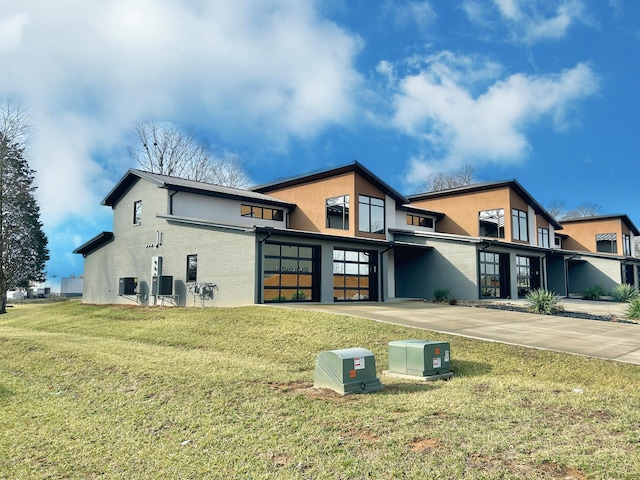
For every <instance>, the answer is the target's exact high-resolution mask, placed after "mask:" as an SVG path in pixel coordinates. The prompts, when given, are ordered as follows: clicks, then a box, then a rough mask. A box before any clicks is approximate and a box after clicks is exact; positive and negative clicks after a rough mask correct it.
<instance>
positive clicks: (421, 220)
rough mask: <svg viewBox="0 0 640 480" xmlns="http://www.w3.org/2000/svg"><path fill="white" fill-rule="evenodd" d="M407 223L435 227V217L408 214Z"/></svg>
mask: <svg viewBox="0 0 640 480" xmlns="http://www.w3.org/2000/svg"><path fill="white" fill-rule="evenodd" d="M407 225H414V226H416V227H429V228H433V218H428V217H421V216H419V215H410V214H407Z"/></svg>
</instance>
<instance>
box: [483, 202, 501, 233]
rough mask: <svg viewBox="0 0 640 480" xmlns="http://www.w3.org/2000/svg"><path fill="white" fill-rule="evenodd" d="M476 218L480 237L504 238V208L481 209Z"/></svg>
mask: <svg viewBox="0 0 640 480" xmlns="http://www.w3.org/2000/svg"><path fill="white" fill-rule="evenodd" d="M478 218H479V220H480V236H481V237H494V238H504V208H499V209H496V210H482V211H480V213H479V214H478Z"/></svg>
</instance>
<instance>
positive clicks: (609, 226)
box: [562, 218, 633, 255]
mask: <svg viewBox="0 0 640 480" xmlns="http://www.w3.org/2000/svg"><path fill="white" fill-rule="evenodd" d="M562 233H564V234H565V235H569V238H566V239H564V241H563V242H562V248H565V249H567V250H578V251H582V252H597V248H596V234H598V233H615V234H616V246H617V248H618V251H617V252H614V253H617V254H618V255H622V234H623V233H624V234H626V235H630V234H631V232H630V231H629V229H628V228H627V227H626V225H623V224H622V222H621V220H620V219H619V218H611V219H594V220H580V221H579V222H564V223H563V224H562ZM631 240H632V241H633V239H631Z"/></svg>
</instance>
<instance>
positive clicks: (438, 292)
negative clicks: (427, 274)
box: [433, 288, 451, 302]
mask: <svg viewBox="0 0 640 480" xmlns="http://www.w3.org/2000/svg"><path fill="white" fill-rule="evenodd" d="M449 295H451V289H450V288H436V289H435V290H434V291H433V299H434V300H435V301H436V302H447V301H449Z"/></svg>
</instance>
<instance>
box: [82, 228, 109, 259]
mask: <svg viewBox="0 0 640 480" xmlns="http://www.w3.org/2000/svg"><path fill="white" fill-rule="evenodd" d="M112 240H113V233H111V232H101V233H99V234H98V235H96V236H95V237H93V238H92V239H91V240H89V241H88V242H86V243H84V244H82V245H80V246H79V247H78V248H76V249H75V250H74V251H73V253H79V254H80V255H82V256H87V255H88V254H89V253H91V252H93V251H94V250H97V249H98V248H100V247H101V246H103V245H105V244H107V243H109V242H110V241H112Z"/></svg>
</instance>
